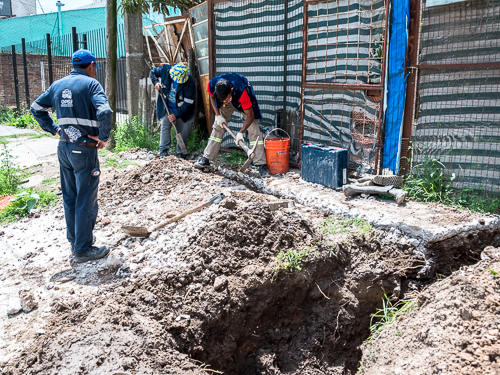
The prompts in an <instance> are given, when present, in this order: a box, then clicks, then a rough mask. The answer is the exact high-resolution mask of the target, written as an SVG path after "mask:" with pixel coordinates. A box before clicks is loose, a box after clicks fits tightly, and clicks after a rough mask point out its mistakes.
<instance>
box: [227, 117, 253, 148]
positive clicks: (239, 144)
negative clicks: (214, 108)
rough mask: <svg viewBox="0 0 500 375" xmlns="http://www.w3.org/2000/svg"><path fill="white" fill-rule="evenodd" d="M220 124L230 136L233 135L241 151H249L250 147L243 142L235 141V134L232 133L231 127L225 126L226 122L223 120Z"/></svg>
mask: <svg viewBox="0 0 500 375" xmlns="http://www.w3.org/2000/svg"><path fill="white" fill-rule="evenodd" d="M222 126H223V127H224V129H226V131H227V132H228V133H229V135H231V137H233V139H234V140H235V142H236V144H237V145H238V146H240V147H241V148H242V149H243V151H245V152H246V153H247V154H248V152H249V151H250V149H249V148H248V146H247V145H246V144H245V143H244V142H241V143H237V141H236V135H235V134H234V133H233V131H232V130H231V129H229V126H227V124H226V123H225V122H223V123H222Z"/></svg>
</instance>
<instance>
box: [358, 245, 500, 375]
mask: <svg viewBox="0 0 500 375" xmlns="http://www.w3.org/2000/svg"><path fill="white" fill-rule="evenodd" d="M481 258H482V259H484V260H483V261H481V262H479V263H477V264H476V265H473V266H469V267H463V268H462V269H460V270H458V271H456V272H454V273H453V274H452V275H451V276H450V277H448V278H446V279H444V280H443V281H439V282H437V283H435V284H433V285H432V286H430V287H429V288H427V289H425V290H424V291H423V292H422V293H421V294H420V295H419V297H418V300H417V307H416V308H414V309H413V310H411V312H409V313H407V314H406V315H404V317H402V318H401V319H400V320H399V321H397V322H396V323H395V324H393V325H392V326H390V327H388V328H387V329H385V330H384V331H383V333H382V334H381V335H380V336H379V337H378V338H376V339H375V340H374V341H373V342H372V343H369V344H365V345H364V348H363V352H364V355H363V361H362V364H363V369H364V372H363V373H364V374H377V375H380V374H398V373H401V374H402V373H404V374H443V375H445V374H449V375H452V374H453V375H454V374H471V375H476V374H477V375H479V374H481V375H484V374H491V375H493V374H499V373H500V334H499V332H500V276H499V274H500V249H497V248H493V247H488V248H486V249H485V250H484V251H483V253H482V254H481ZM395 353H397V354H395Z"/></svg>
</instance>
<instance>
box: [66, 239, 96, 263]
mask: <svg viewBox="0 0 500 375" xmlns="http://www.w3.org/2000/svg"><path fill="white" fill-rule="evenodd" d="M96 239H97V238H95V234H93V235H92V245H93V244H95V241H96ZM70 245H71V255H70V256H69V257H70V258H72V257H74V256H75V244H74V243H71V242H70Z"/></svg>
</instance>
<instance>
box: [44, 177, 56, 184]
mask: <svg viewBox="0 0 500 375" xmlns="http://www.w3.org/2000/svg"><path fill="white" fill-rule="evenodd" d="M58 181H59V178H57V177H51V178H47V179H46V180H43V181H42V185H54V184H56V183H57V182H58Z"/></svg>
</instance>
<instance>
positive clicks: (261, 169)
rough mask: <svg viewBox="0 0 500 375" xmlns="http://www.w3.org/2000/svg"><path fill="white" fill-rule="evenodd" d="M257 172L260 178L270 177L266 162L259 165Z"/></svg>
mask: <svg viewBox="0 0 500 375" xmlns="http://www.w3.org/2000/svg"><path fill="white" fill-rule="evenodd" d="M259 174H260V177H262V178H266V177H271V173H269V169H268V168H267V165H266V164H264V165H259Z"/></svg>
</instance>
